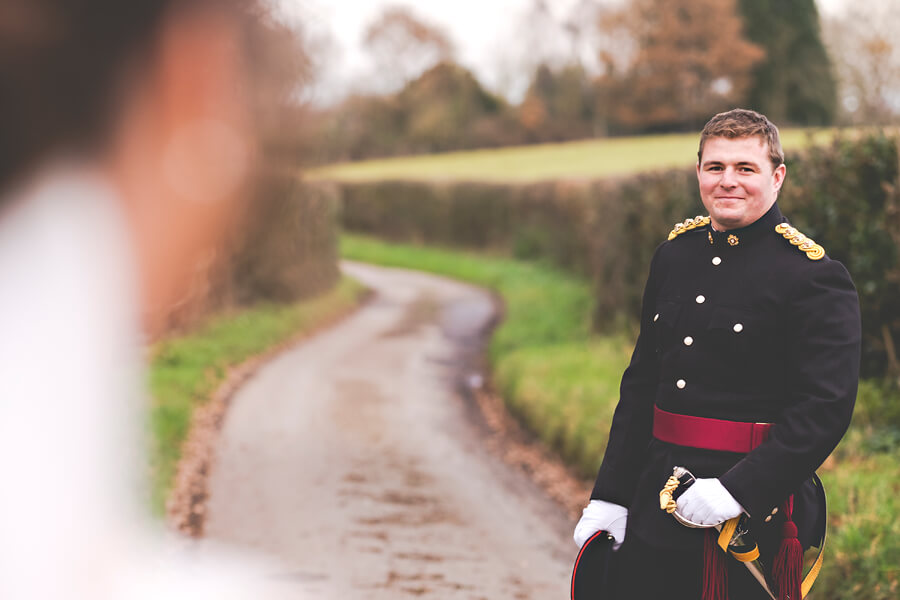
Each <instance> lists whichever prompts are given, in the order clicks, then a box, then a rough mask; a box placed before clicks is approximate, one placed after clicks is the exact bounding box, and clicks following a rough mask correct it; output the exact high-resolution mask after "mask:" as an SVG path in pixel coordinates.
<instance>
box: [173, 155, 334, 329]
mask: <svg viewBox="0 0 900 600" xmlns="http://www.w3.org/2000/svg"><path fill="white" fill-rule="evenodd" d="M247 189H248V192H247V193H248V194H250V197H249V198H248V199H247V201H246V202H245V211H244V213H243V215H242V216H241V218H239V219H238V223H237V225H236V226H235V227H234V229H233V231H232V232H231V234H230V236H229V237H228V239H227V240H226V242H225V243H224V244H223V245H222V246H221V247H219V248H218V249H217V251H216V253H215V255H213V256H210V258H209V261H207V263H205V264H203V265H197V268H196V269H195V277H194V282H193V285H192V286H191V289H190V290H189V291H188V293H187V294H186V295H185V297H184V298H182V299H181V300H180V301H179V302H178V304H177V305H175V306H173V307H170V310H169V314H168V327H167V330H168V331H166V332H161V333H162V334H165V333H167V332H171V331H174V330H183V329H186V328H190V327H191V325H193V324H194V323H195V322H197V321H198V320H201V319H203V318H204V317H205V316H207V315H209V314H210V313H213V312H216V311H221V310H223V309H227V308H232V307H239V306H246V305H251V304H254V303H256V302H292V301H297V300H302V299H304V298H309V297H311V296H313V295H315V294H318V293H320V292H322V291H325V290H326V289H329V288H330V287H331V286H332V285H334V284H335V283H336V282H337V281H338V277H339V271H338V257H337V217H336V207H337V205H338V203H337V200H336V191H335V190H334V189H331V188H328V187H327V186H309V185H306V184H305V183H303V181H302V180H301V179H300V178H299V177H297V176H296V175H292V174H286V173H281V172H266V173H260V174H258V175H257V177H256V178H255V179H254V181H253V182H252V184H250V185H248V186H247Z"/></svg>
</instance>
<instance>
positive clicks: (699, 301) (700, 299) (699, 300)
mask: <svg viewBox="0 0 900 600" xmlns="http://www.w3.org/2000/svg"><path fill="white" fill-rule="evenodd" d="M704 302H706V296H704V295H703V294H700V295H699V296H697V304H703V303H704Z"/></svg>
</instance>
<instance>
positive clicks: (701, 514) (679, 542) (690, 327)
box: [574, 109, 861, 600]
mask: <svg viewBox="0 0 900 600" xmlns="http://www.w3.org/2000/svg"><path fill="white" fill-rule="evenodd" d="M698 157H699V159H698V162H697V179H698V182H699V188H700V198H701V200H702V202H703V205H704V206H705V208H706V210H707V211H709V216H707V217H703V216H699V217H696V218H693V219H688V220H687V221H685V222H683V223H678V224H676V226H675V229H673V230H672V232H671V233H670V234H669V239H668V241H664V242H663V243H662V244H661V245H660V246H659V247H658V248H657V250H656V253H655V255H654V257H653V260H652V262H651V265H650V273H649V278H648V280H647V285H646V287H645V290H644V296H643V306H642V310H641V323H640V335H639V337H638V341H637V343H636V346H635V349H634V354H633V356H632V359H631V363H630V365H629V367H628V369H627V370H626V371H625V374H624V376H623V377H622V385H621V390H620V399H619V404H618V406H617V408H616V412H615V415H614V417H613V421H612V426H611V428H610V434H609V444H608V446H607V450H606V455H605V457H604V459H603V462H602V465H601V467H600V470H599V473H598V475H597V479H596V483H595V485H594V489H593V492H592V494H591V500H590V503H589V505H588V506H587V507H586V508H585V509H584V513H583V516H582V518H581V520H580V521H579V523H578V525H577V526H576V529H575V535H574V537H575V541H576V543H577V544H579V545H582V544H583V543H584V542H585V540H587V539H588V538H589V537H590V536H591V535H592V534H593V533H595V532H597V531H600V530H604V531H608V532H610V533H612V534H613V535H614V537H615V539H616V541H617V542H618V543H619V544H621V547H620V548H619V549H618V551H617V553H615V554H614V555H613V556H614V559H613V560H615V561H616V562H617V563H618V565H619V569H618V574H619V577H618V581H617V584H616V585H617V586H618V595H617V596H616V597H618V598H668V599H673V600H674V599H678V598H684V599H691V600H697V599H698V598H703V599H704V600H712V599H716V598H729V597H730V598H731V599H732V600H736V599H742V598H752V599H756V598H769V597H770V596H769V595H768V593H767V592H766V591H765V590H764V588H763V587H762V586H761V585H760V584H759V583H758V582H757V581H756V580H754V579H753V578H751V575H750V573H749V571H748V570H747V569H745V568H744V567H745V565H742V564H741V563H740V562H738V560H737V559H736V558H735V556H732V555H731V554H725V553H724V552H723V551H722V550H721V549H720V547H719V546H718V545H717V542H718V540H717V537H718V532H717V531H715V530H714V529H702V528H699V529H698V528H690V527H686V526H684V525H683V524H682V523H680V522H678V521H676V519H675V518H673V516H672V515H671V514H668V513H667V511H665V510H662V509H661V504H660V497H661V494H660V492H661V490H663V489H664V486H666V485H667V482H668V479H669V477H670V476H671V475H672V474H673V469H674V467H677V466H680V467H684V468H686V469H688V470H689V471H690V472H692V474H693V475H694V476H695V477H696V478H697V479H696V482H695V483H694V484H693V485H692V486H690V487H688V488H687V489H686V491H683V493H682V494H681V495H680V496H678V497H677V500H676V504H677V507H674V506H670V508H673V509H675V511H676V512H677V513H678V514H680V515H681V516H682V517H683V518H685V519H687V520H688V521H691V522H693V523H696V524H699V525H702V526H705V527H709V526H715V525H720V524H724V523H726V522H728V521H730V520H732V519H735V518H737V517H741V515H748V516H749V528H750V531H751V533H752V534H753V535H754V536H755V538H756V540H757V542H758V544H759V547H758V551H759V553H760V555H761V558H760V560H761V561H762V562H763V563H765V564H766V565H768V566H769V567H771V568H772V572H770V573H765V575H766V576H767V577H768V578H769V579H770V581H772V582H773V584H772V587H773V588H774V589H773V590H772V592H773V593H774V594H775V596H776V597H779V598H782V599H783V598H787V597H790V598H792V599H794V600H799V598H800V595H801V593H800V580H801V571H802V569H801V566H802V565H801V564H800V561H801V560H802V550H803V549H805V548H807V547H809V546H811V545H816V546H821V544H820V543H817V542H820V541H821V540H819V539H818V538H817V537H816V536H817V534H816V532H818V531H824V519H825V514H824V510H823V509H824V507H823V506H821V505H820V503H819V502H817V495H816V494H817V490H816V489H815V483H814V481H813V480H812V478H813V476H814V472H815V470H816V468H818V467H819V466H820V465H821V464H822V462H823V461H824V460H825V459H826V458H827V457H828V455H829V453H830V452H831V451H832V450H833V449H834V447H835V446H836V445H837V443H838V441H839V440H840V439H841V437H842V436H843V434H844V432H845V431H846V429H847V427H848V426H849V423H850V416H851V413H852V410H853V404H854V401H855V398H856V388H857V381H858V375H859V357H860V338H861V334H860V317H859V306H858V298H857V294H856V290H855V288H854V286H853V283H852V281H851V279H850V276H849V274H848V273H847V271H846V269H845V268H844V267H843V265H841V263H839V262H837V261H835V260H832V259H830V258H829V257H828V256H827V255H826V254H825V250H824V249H823V248H822V246H820V245H819V244H817V243H815V242H814V241H813V240H811V239H809V238H807V237H806V236H805V235H803V234H802V233H800V232H798V231H797V230H796V229H795V228H793V227H791V226H790V225H789V224H788V223H787V219H786V218H785V217H784V216H782V214H781V212H780V210H779V207H778V204H777V202H776V199H777V197H778V193H779V191H780V189H781V186H782V183H783V182H784V178H785V175H786V169H785V165H784V154H783V152H782V149H781V143H780V141H779V136H778V130H777V128H776V127H775V126H774V125H773V124H772V123H771V122H770V121H769V120H768V119H767V118H766V117H765V116H763V115H761V114H758V113H756V112H753V111H748V110H741V109H735V110H732V111H729V112H727V113H722V114H719V115H716V116H715V117H713V118H712V119H711V120H710V121H709V123H707V124H706V127H705V128H704V129H703V132H702V133H701V137H700V150H699V153H698ZM818 498H821V497H818ZM747 554H749V552H748V553H747Z"/></svg>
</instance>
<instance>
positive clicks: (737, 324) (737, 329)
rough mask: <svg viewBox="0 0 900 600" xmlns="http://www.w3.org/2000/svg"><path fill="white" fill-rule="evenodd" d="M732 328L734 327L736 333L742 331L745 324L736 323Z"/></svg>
mask: <svg viewBox="0 0 900 600" xmlns="http://www.w3.org/2000/svg"><path fill="white" fill-rule="evenodd" d="M732 329H734V332H735V333H740V332H742V331H743V330H744V326H743V325H741V324H740V323H735V324H734V327H732Z"/></svg>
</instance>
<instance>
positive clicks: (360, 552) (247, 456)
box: [205, 264, 585, 600]
mask: <svg viewBox="0 0 900 600" xmlns="http://www.w3.org/2000/svg"><path fill="white" fill-rule="evenodd" d="M344 268H345V272H346V273H348V274H349V275H351V276H353V277H355V278H357V279H359V280H360V281H362V282H363V283H365V284H366V285H368V286H369V287H371V288H372V289H373V290H375V293H376V295H375V297H374V298H373V300H372V301H370V302H369V303H368V304H367V305H366V306H365V307H364V308H362V309H361V310H360V311H359V312H358V313H356V314H355V315H353V316H352V317H350V318H348V319H346V320H345V321H343V322H342V323H340V324H339V325H338V326H336V327H335V328H333V329H332V330H329V331H327V332H323V333H322V334H320V335H318V336H316V337H314V338H312V339H310V340H308V341H306V342H304V343H303V344H301V345H299V346H297V347H295V348H293V349H291V350H289V351H287V352H285V353H283V354H281V355H280V356H278V357H277V358H276V359H275V360H273V361H272V362H271V363H270V364H268V365H266V366H265V367H263V368H262V369H261V370H260V371H259V372H258V373H257V374H256V375H255V376H254V377H253V378H252V379H251V380H250V381H249V382H248V383H246V384H245V385H244V386H243V387H242V388H241V389H240V390H239V391H238V392H237V394H236V395H235V396H234V397H233V398H232V401H231V406H230V408H229V412H228V415H227V417H226V420H225V423H224V425H223V429H222V432H221V435H220V439H219V441H218V445H217V451H216V459H215V466H214V469H213V471H212V475H211V477H210V480H209V482H208V490H209V501H208V506H207V511H206V512H207V518H206V523H205V526H206V527H205V528H206V536H207V538H208V539H210V540H215V541H222V542H227V543H232V544H237V545H240V546H244V547H250V548H253V549H256V550H259V551H262V552H264V553H266V554H269V555H273V556H276V557H277V558H278V560H279V565H280V566H279V568H278V572H273V573H271V577H272V578H274V579H278V580H279V581H281V582H283V583H284V584H287V585H289V586H294V585H295V586H296V589H297V592H298V595H300V596H303V597H310V598H334V599H351V598H352V599H356V598H361V599H368V598H373V599H381V598H385V599H386V598H401V599H402V598H408V597H424V598H435V599H438V598H440V599H447V600H455V599H465V600H538V599H555V598H560V599H561V598H566V597H568V585H569V575H570V569H571V564H572V560H573V559H574V557H575V554H576V552H577V549H576V548H575V545H574V544H573V543H572V538H571V531H572V527H573V525H574V520H573V519H572V514H571V512H569V511H567V510H566V509H565V508H563V507H562V506H561V505H560V503H559V502H558V501H554V500H552V499H551V498H550V496H549V495H548V494H547V493H545V491H544V490H543V489H542V488H541V487H539V486H538V485H536V484H535V482H534V479H533V478H532V477H529V476H526V475H525V474H524V473H523V472H522V470H521V469H516V468H511V467H510V465H509V464H508V462H507V461H504V460H503V459H501V458H500V456H499V453H498V452H496V451H492V449H491V448H490V444H489V443H486V427H485V423H484V419H481V420H479V419H480V416H479V415H480V413H478V411H477V409H473V407H474V406H476V404H475V403H473V402H471V396H470V395H468V394H469V392H468V391H467V390H471V389H472V388H478V387H479V385H480V383H481V378H482V377H483V375H482V374H481V373H480V372H479V371H478V370H477V367H478V364H479V357H480V356H481V353H482V350H483V344H484V336H485V332H486V331H487V330H488V328H489V324H490V323H491V320H492V319H493V318H494V316H495V309H494V304H493V302H492V300H491V298H490V296H489V295H488V294H487V293H486V292H484V291H482V290H479V289H477V288H473V287H470V286H466V285H463V284H460V283H456V282H452V281H449V280H446V279H442V278H438V277H434V276H430V275H425V274H421V273H415V272H409V271H402V270H394V269H383V268H376V267H371V266H366V265H359V264H347V265H345V267H344ZM476 413H477V414H476ZM560 485H563V484H560ZM566 485H571V483H568V484H566ZM560 489H566V490H573V491H572V492H571V493H570V492H568V491H564V492H562V493H561V494H557V495H558V496H562V497H565V496H566V495H572V494H576V495H577V494H579V493H580V492H581V489H580V488H579V487H578V485H577V484H576V485H575V487H569V488H560ZM584 498H585V497H584V496H583V497H580V498H578V499H577V500H576V501H575V502H576V503H580V502H581V501H583V499H584Z"/></svg>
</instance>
